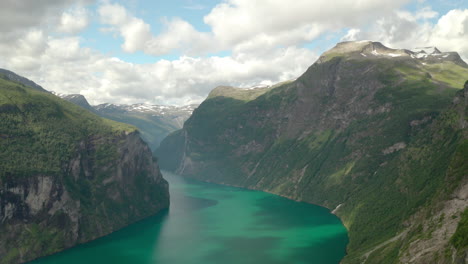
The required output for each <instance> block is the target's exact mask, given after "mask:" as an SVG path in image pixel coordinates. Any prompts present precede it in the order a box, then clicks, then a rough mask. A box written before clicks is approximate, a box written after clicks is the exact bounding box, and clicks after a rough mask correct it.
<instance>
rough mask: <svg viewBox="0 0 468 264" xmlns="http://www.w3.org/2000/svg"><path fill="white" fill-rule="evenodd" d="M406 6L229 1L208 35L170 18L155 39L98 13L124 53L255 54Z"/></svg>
mask: <svg viewBox="0 0 468 264" xmlns="http://www.w3.org/2000/svg"><path fill="white" fill-rule="evenodd" d="M408 1H409V0H395V1H375V0H361V1H358V2H356V1H349V0H338V1H335V2H334V4H333V5H330V3H329V1H328V0H316V1H310V0H297V1H294V3H290V2H287V1H282V0H262V1H251V0H227V1H224V2H222V3H220V4H218V5H217V6H216V7H214V8H213V9H212V10H211V12H210V13H209V14H208V15H206V16H205V17H204V22H205V23H206V24H207V25H209V26H210V28H211V31H210V32H200V31H197V30H196V29H195V28H194V27H193V26H192V25H191V24H190V23H188V22H187V21H184V20H182V19H180V18H174V19H171V20H165V21H163V23H164V30H163V31H162V32H161V33H160V34H159V35H156V36H155V35H153V34H152V33H151V29H150V26H149V25H148V24H146V23H145V22H144V21H143V20H141V19H140V18H137V17H135V16H133V15H131V14H129V12H128V11H127V10H126V9H125V8H124V7H123V6H121V5H119V4H109V3H107V4H104V5H102V6H101V7H100V8H99V13H100V16H101V21H102V22H103V23H105V24H109V25H113V26H114V30H115V31H118V32H120V35H121V36H122V37H123V38H124V44H123V46H122V48H123V49H124V50H125V51H127V52H135V51H137V50H141V51H144V52H145V53H147V54H152V55H163V54H169V53H172V52H181V53H183V54H188V55H204V54H207V53H210V52H217V51H222V50H235V51H242V52H247V51H251V52H253V53H256V52H258V51H263V50H264V49H271V48H276V47H278V46H290V45H301V44H303V43H305V42H310V41H312V40H314V39H316V38H317V37H319V36H320V35H321V34H323V33H324V32H326V31H334V30H339V29H341V28H343V27H354V26H360V25H362V24H363V23H366V22H368V21H369V20H372V19H375V18H378V17H379V16H382V15H385V14H388V13H390V12H391V10H394V9H395V8H397V7H400V6H401V5H403V4H405V3H407V2H408ZM259 6H261V8H259ZM431 15H433V13H431V12H425V13H421V16H431ZM126 29H127V30H126ZM134 43H138V45H133V44H134Z"/></svg>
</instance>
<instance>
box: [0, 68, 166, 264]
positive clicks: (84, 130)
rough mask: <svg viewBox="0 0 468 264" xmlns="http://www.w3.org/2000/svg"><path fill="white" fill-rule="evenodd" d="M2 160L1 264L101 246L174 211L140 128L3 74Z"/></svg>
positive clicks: (0, 85) (0, 96) (0, 100)
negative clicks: (141, 223) (108, 237)
mask: <svg viewBox="0 0 468 264" xmlns="http://www.w3.org/2000/svg"><path fill="white" fill-rule="evenodd" d="M21 78H23V77H21ZM24 79H25V78H24ZM0 160H1V163H0V221H1V225H0V256H1V257H0V263H18V262H25V261H28V260H32V259H34V258H37V257H40V256H44V255H49V254H52V253H55V252H57V251H60V250H63V249H65V248H69V247H72V246H75V245H77V244H80V243H84V242H87V241H89V240H93V239H96V238H98V237H101V236H103V235H106V234H109V233H111V232H113V231H115V230H117V229H119V228H122V227H124V226H126V225H128V224H130V223H133V222H135V221H138V220H140V219H142V218H144V217H147V216H150V215H153V214H155V213H157V212H158V211H160V210H162V209H164V208H167V207H168V205H169V193H168V184H167V182H166V181H165V180H164V179H163V178H162V174H161V173H160V171H159V167H158V164H157V163H156V161H155V160H154V159H153V157H152V155H151V151H150V149H149V147H148V146H147V145H146V143H144V142H143V141H142V140H141V138H140V136H139V133H138V132H137V131H136V129H135V127H132V126H129V125H126V124H122V123H117V122H114V121H110V120H107V119H103V118H101V117H98V116H96V115H94V114H92V113H91V112H89V111H87V110H84V109H83V108H81V107H78V106H76V105H74V104H71V103H69V102H66V101H64V100H61V99H59V98H57V97H56V96H54V95H53V94H50V93H47V92H44V91H41V90H39V89H35V88H31V87H29V86H27V85H25V84H24V82H16V81H12V78H9V77H8V76H5V75H2V74H0Z"/></svg>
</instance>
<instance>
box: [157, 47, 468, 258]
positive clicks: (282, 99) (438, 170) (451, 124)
mask: <svg viewBox="0 0 468 264" xmlns="http://www.w3.org/2000/svg"><path fill="white" fill-rule="evenodd" d="M467 76H468V67H467V66H466V64H465V63H464V62H463V61H462V60H461V59H460V57H459V56H458V54H456V53H445V52H440V51H439V50H437V49H432V51H431V52H428V49H418V50H413V51H411V50H396V49H390V48H387V47H385V46H383V45H382V44H380V43H378V42H369V41H363V42H344V43H339V44H338V45H337V46H336V47H335V48H333V49H331V50H330V51H328V52H326V53H324V54H323V55H322V56H321V57H320V58H319V60H318V61H317V62H316V63H314V64H313V65H312V66H311V67H310V68H309V69H308V70H307V71H306V72H305V73H304V74H303V75H302V76H301V77H299V78H298V79H297V80H296V81H294V82H290V83H285V84H283V85H280V86H278V87H275V88H273V89H271V90H269V91H267V92H266V93H264V94H263V95H260V96H258V97H252V98H251V97H249V96H248V95H246V96H239V95H236V97H234V96H232V94H233V93H232V92H229V93H225V94H223V93H219V92H217V93H216V95H210V96H209V97H208V99H207V100H205V101H204V102H203V103H202V104H201V105H200V106H199V108H198V109H196V110H195V111H194V114H193V115H192V117H191V118H190V119H189V120H188V121H187V122H186V123H185V125H184V128H183V129H182V130H181V131H177V132H175V133H173V134H172V135H170V136H169V137H168V138H166V139H165V140H164V141H163V142H162V143H161V146H160V148H159V149H158V150H157V151H156V153H157V155H158V157H159V158H160V164H161V166H162V167H163V168H167V169H170V170H175V171H177V172H178V173H180V174H183V175H186V176H189V177H193V178H197V179H200V180H205V181H213V182H217V183H223V184H230V185H236V186H242V187H247V188H252V189H259V190H264V191H268V192H272V193H276V194H279V195H283V196H286V197H289V198H292V199H296V200H301V201H307V202H311V203H315V204H319V205H323V206H325V207H328V208H329V209H331V210H332V209H334V212H335V213H336V214H337V215H338V216H340V218H341V219H342V220H343V223H344V224H345V226H346V227H347V228H348V230H349V236H350V243H349V245H348V253H349V254H348V256H347V257H346V258H345V259H344V260H343V262H345V263H361V262H365V261H367V262H368V263H397V262H398V261H403V262H407V261H411V262H412V263H425V261H426V262H427V259H436V255H437V259H438V261H440V263H445V262H447V263H451V262H455V261H456V260H457V259H460V258H463V257H462V256H463V255H464V254H466V245H459V246H458V247H455V246H454V244H453V242H451V241H452V240H451V237H453V236H454V233H455V229H456V226H457V224H458V223H459V222H463V221H460V219H461V218H462V212H463V211H464V210H465V209H464V208H466V205H467V203H466V199H465V198H464V197H465V196H464V193H465V191H464V190H465V189H464V188H465V187H463V186H465V184H466V180H467V174H468V168H467V167H466V164H465V163H466V160H467V159H468V154H467V152H466V147H467V132H466V102H465V100H464V99H462V97H463V96H464V94H463V92H461V93H459V94H458V95H457V92H458V91H459V90H460V89H462V88H463V85H464V83H465V80H466V77H467ZM465 89H466V88H465ZM239 93H252V91H250V90H246V91H243V90H239V91H238V92H237V93H236V94H239ZM239 98H247V99H243V100H241V99H239ZM455 101H456V102H458V103H454V102H455ZM454 104H456V105H454ZM455 109H458V110H455ZM457 197H458V198H457ZM460 197H461V198H460ZM452 200H454V202H450V201H452ZM457 201H458V202H457ZM450 204H451V205H454V206H451V205H450ZM449 207H451V208H452V209H450V210H449V209H447V208H449ZM441 208H445V209H443V210H442V209H441ZM444 210H446V212H445V215H444V216H443V217H440V216H439V215H438V214H439V213H441V212H444ZM436 212H437V213H436ZM437 217H439V218H437ZM435 218H437V221H439V222H437V221H435V220H434V219H435ZM439 219H441V220H439ZM421 221H422V222H421ZM435 222H437V223H435ZM419 223H421V225H419ZM434 225H435V226H436V227H437V228H439V227H442V226H446V227H447V228H446V229H443V233H444V235H443V236H442V237H440V238H438V239H437V241H438V243H436V244H437V245H436V246H434V247H433V246H430V247H429V246H427V245H429V244H430V243H432V242H434V241H435V240H428V239H429V237H430V236H431V235H435V234H436V233H434V232H431V230H433V229H431V228H433V226H434ZM449 226H450V227H449ZM441 232H442V231H441ZM424 243H426V244H424ZM462 244H463V243H462ZM424 245H426V246H424ZM421 247H422V248H425V249H426V251H427V255H426V257H425V256H423V254H420V255H417V254H416V253H415V252H416V251H417V252H421V250H419V249H421ZM444 256H445V257H444ZM448 256H450V257H448ZM409 259H410V260H409Z"/></svg>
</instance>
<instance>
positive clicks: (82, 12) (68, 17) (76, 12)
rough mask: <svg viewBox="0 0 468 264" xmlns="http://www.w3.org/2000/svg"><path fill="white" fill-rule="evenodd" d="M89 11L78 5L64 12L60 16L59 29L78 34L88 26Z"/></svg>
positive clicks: (63, 31)
mask: <svg viewBox="0 0 468 264" xmlns="http://www.w3.org/2000/svg"><path fill="white" fill-rule="evenodd" d="M88 22H89V21H88V12H87V11H86V9H84V8H83V7H77V8H74V9H72V10H70V11H67V12H63V13H62V16H61V17H60V22H59V25H58V26H57V31H59V32H62V33H68V34H77V33H79V32H80V31H82V30H83V29H84V28H86V27H87V26H88Z"/></svg>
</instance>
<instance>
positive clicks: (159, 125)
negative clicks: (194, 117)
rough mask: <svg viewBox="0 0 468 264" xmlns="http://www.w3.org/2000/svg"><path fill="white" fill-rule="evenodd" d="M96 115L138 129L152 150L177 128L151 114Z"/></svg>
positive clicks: (103, 113)
mask: <svg viewBox="0 0 468 264" xmlns="http://www.w3.org/2000/svg"><path fill="white" fill-rule="evenodd" d="M98 113H99V115H100V116H103V117H105V118H109V119H112V120H115V121H118V122H123V123H127V124H131V125H133V126H136V127H138V130H139V131H140V133H141V137H142V138H143V139H144V140H145V142H147V143H148V145H149V146H150V148H151V149H152V150H154V149H156V148H157V147H158V146H159V143H160V142H161V141H162V140H163V138H164V137H165V136H167V135H168V134H169V133H171V132H173V131H175V130H177V129H178V126H177V125H176V124H173V123H171V121H170V120H166V119H164V118H161V117H154V116H152V115H151V114H144V113H138V114H134V113H108V112H102V111H101V112H98Z"/></svg>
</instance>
